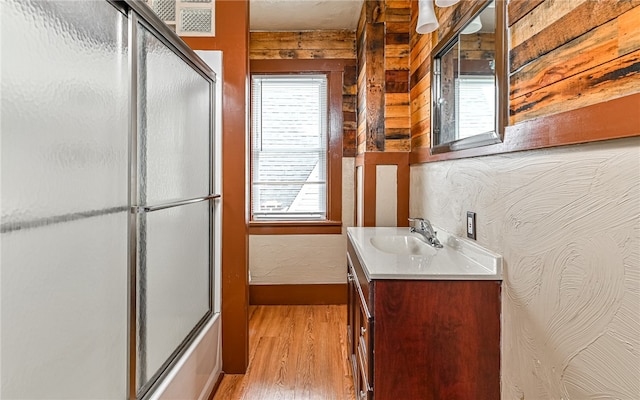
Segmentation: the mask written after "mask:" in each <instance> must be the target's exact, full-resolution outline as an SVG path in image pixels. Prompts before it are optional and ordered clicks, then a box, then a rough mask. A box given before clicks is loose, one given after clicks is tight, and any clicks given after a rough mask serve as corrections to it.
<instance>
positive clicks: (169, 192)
mask: <svg viewBox="0 0 640 400" xmlns="http://www.w3.org/2000/svg"><path fill="white" fill-rule="evenodd" d="M139 38H140V39H139V47H140V50H139V51H140V62H139V73H140V77H139V91H140V93H139V94H140V121H139V123H140V128H139V130H140V140H139V142H140V149H141V154H140V155H139V157H140V162H139V168H140V176H141V178H140V182H141V184H142V192H141V196H140V202H141V204H143V205H153V204H158V203H164V202H167V201H172V200H178V199H185V198H194V197H200V196H204V195H207V194H209V169H210V167H209V149H210V141H209V140H210V139H209V138H210V133H211V131H210V117H209V113H210V104H211V90H212V89H211V85H210V84H209V82H208V81H207V80H205V79H204V78H203V77H202V76H201V75H200V74H198V73H197V72H195V70H193V69H192V68H191V67H190V66H189V65H188V64H187V63H186V62H184V61H183V60H182V59H181V58H180V57H178V56H177V55H176V54H174V53H173V52H172V51H171V50H169V49H168V48H167V47H166V46H165V45H164V44H163V43H162V42H160V41H159V40H158V39H156V38H155V37H154V36H153V35H152V34H151V33H149V31H147V30H146V29H145V28H144V27H142V26H140V35H139ZM145 147H146V148H145Z"/></svg>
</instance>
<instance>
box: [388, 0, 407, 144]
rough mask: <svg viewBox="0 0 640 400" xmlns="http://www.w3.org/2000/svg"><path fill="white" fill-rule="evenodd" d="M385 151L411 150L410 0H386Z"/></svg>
mask: <svg viewBox="0 0 640 400" xmlns="http://www.w3.org/2000/svg"><path fill="white" fill-rule="evenodd" d="M384 20H385V28H386V29H385V43H384V52H385V54H384V56H385V58H384V69H385V94H384V101H385V122H384V126H385V151H409V150H411V140H410V139H411V114H410V112H409V29H410V27H409V24H410V23H411V1H410V0H385V13H384Z"/></svg>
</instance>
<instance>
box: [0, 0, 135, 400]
mask: <svg viewBox="0 0 640 400" xmlns="http://www.w3.org/2000/svg"><path fill="white" fill-rule="evenodd" d="M0 6H1V7H2V10H1V12H0V14H1V17H0V18H1V29H2V34H1V37H2V43H1V46H0V47H1V48H2V68H1V70H2V79H1V85H2V86H1V92H2V99H1V107H2V108H1V112H2V123H1V132H2V136H1V140H2V141H1V154H2V155H1V201H2V216H1V218H2V219H1V228H2V229H1V230H2V234H1V240H0V244H1V277H0V282H1V283H0V304H1V309H0V315H1V321H0V327H1V333H0V338H1V345H0V349H1V350H0V351H1V356H0V357H1V358H0V364H1V366H2V369H1V377H2V380H1V382H0V388H1V389H0V398H3V399H82V400H86V399H122V398H123V397H124V396H125V394H126V393H127V226H128V225H127V215H128V211H129V204H128V203H129V202H128V186H129V185H128V175H129V174H128V157H129V154H128V142H129V135H128V131H129V127H128V106H129V100H128V86H127V81H128V67H127V51H128V45H127V19H126V16H125V15H124V14H123V13H122V12H120V10H118V9H116V8H114V7H113V6H112V5H111V4H109V3H107V2H104V1H101V2H96V1H91V2H85V1H73V2H71V1H39V0H34V1H29V0H20V1H6V0H2V1H1V2H0ZM88 15H90V16H91V18H87V16H88Z"/></svg>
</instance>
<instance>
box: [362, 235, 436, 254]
mask: <svg viewBox="0 0 640 400" xmlns="http://www.w3.org/2000/svg"><path fill="white" fill-rule="evenodd" d="M371 244H372V245H373V247H375V248H376V249H378V250H380V251H384V252H385V253H390V254H399V255H413V256H432V255H435V254H436V253H437V250H436V249H435V248H433V247H431V246H429V245H428V244H426V243H425V242H423V241H422V240H420V239H418V238H416V237H414V236H405V235H393V236H374V237H372V238H371Z"/></svg>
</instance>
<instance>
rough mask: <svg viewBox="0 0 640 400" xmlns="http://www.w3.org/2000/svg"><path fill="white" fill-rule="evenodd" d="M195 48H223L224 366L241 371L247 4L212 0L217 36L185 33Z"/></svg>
mask: <svg viewBox="0 0 640 400" xmlns="http://www.w3.org/2000/svg"><path fill="white" fill-rule="evenodd" d="M183 39H184V41H185V42H186V43H187V44H188V45H189V46H190V47H191V48H193V49H195V50H222V51H223V52H224V56H223V59H222V61H223V76H224V81H223V96H224V102H223V111H222V123H223V126H224V130H223V134H222V146H223V148H222V154H223V157H222V168H223V171H224V172H223V177H222V191H223V193H224V194H223V196H222V220H223V224H222V342H223V343H224V346H223V347H222V367H223V370H224V371H225V372H226V373H238V374H241V373H244V372H245V371H246V369H247V366H248V364H249V327H248V320H249V316H248V307H249V282H248V265H249V263H248V236H247V220H246V215H247V214H246V210H245V200H246V192H245V179H244V178H245V155H246V154H245V149H246V137H247V129H248V121H247V115H248V113H247V104H248V98H247V96H246V94H247V93H248V88H247V82H248V81H247V77H248V76H249V2H248V1H237V0H232V1H220V0H217V1H216V36H215V37H183Z"/></svg>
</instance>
